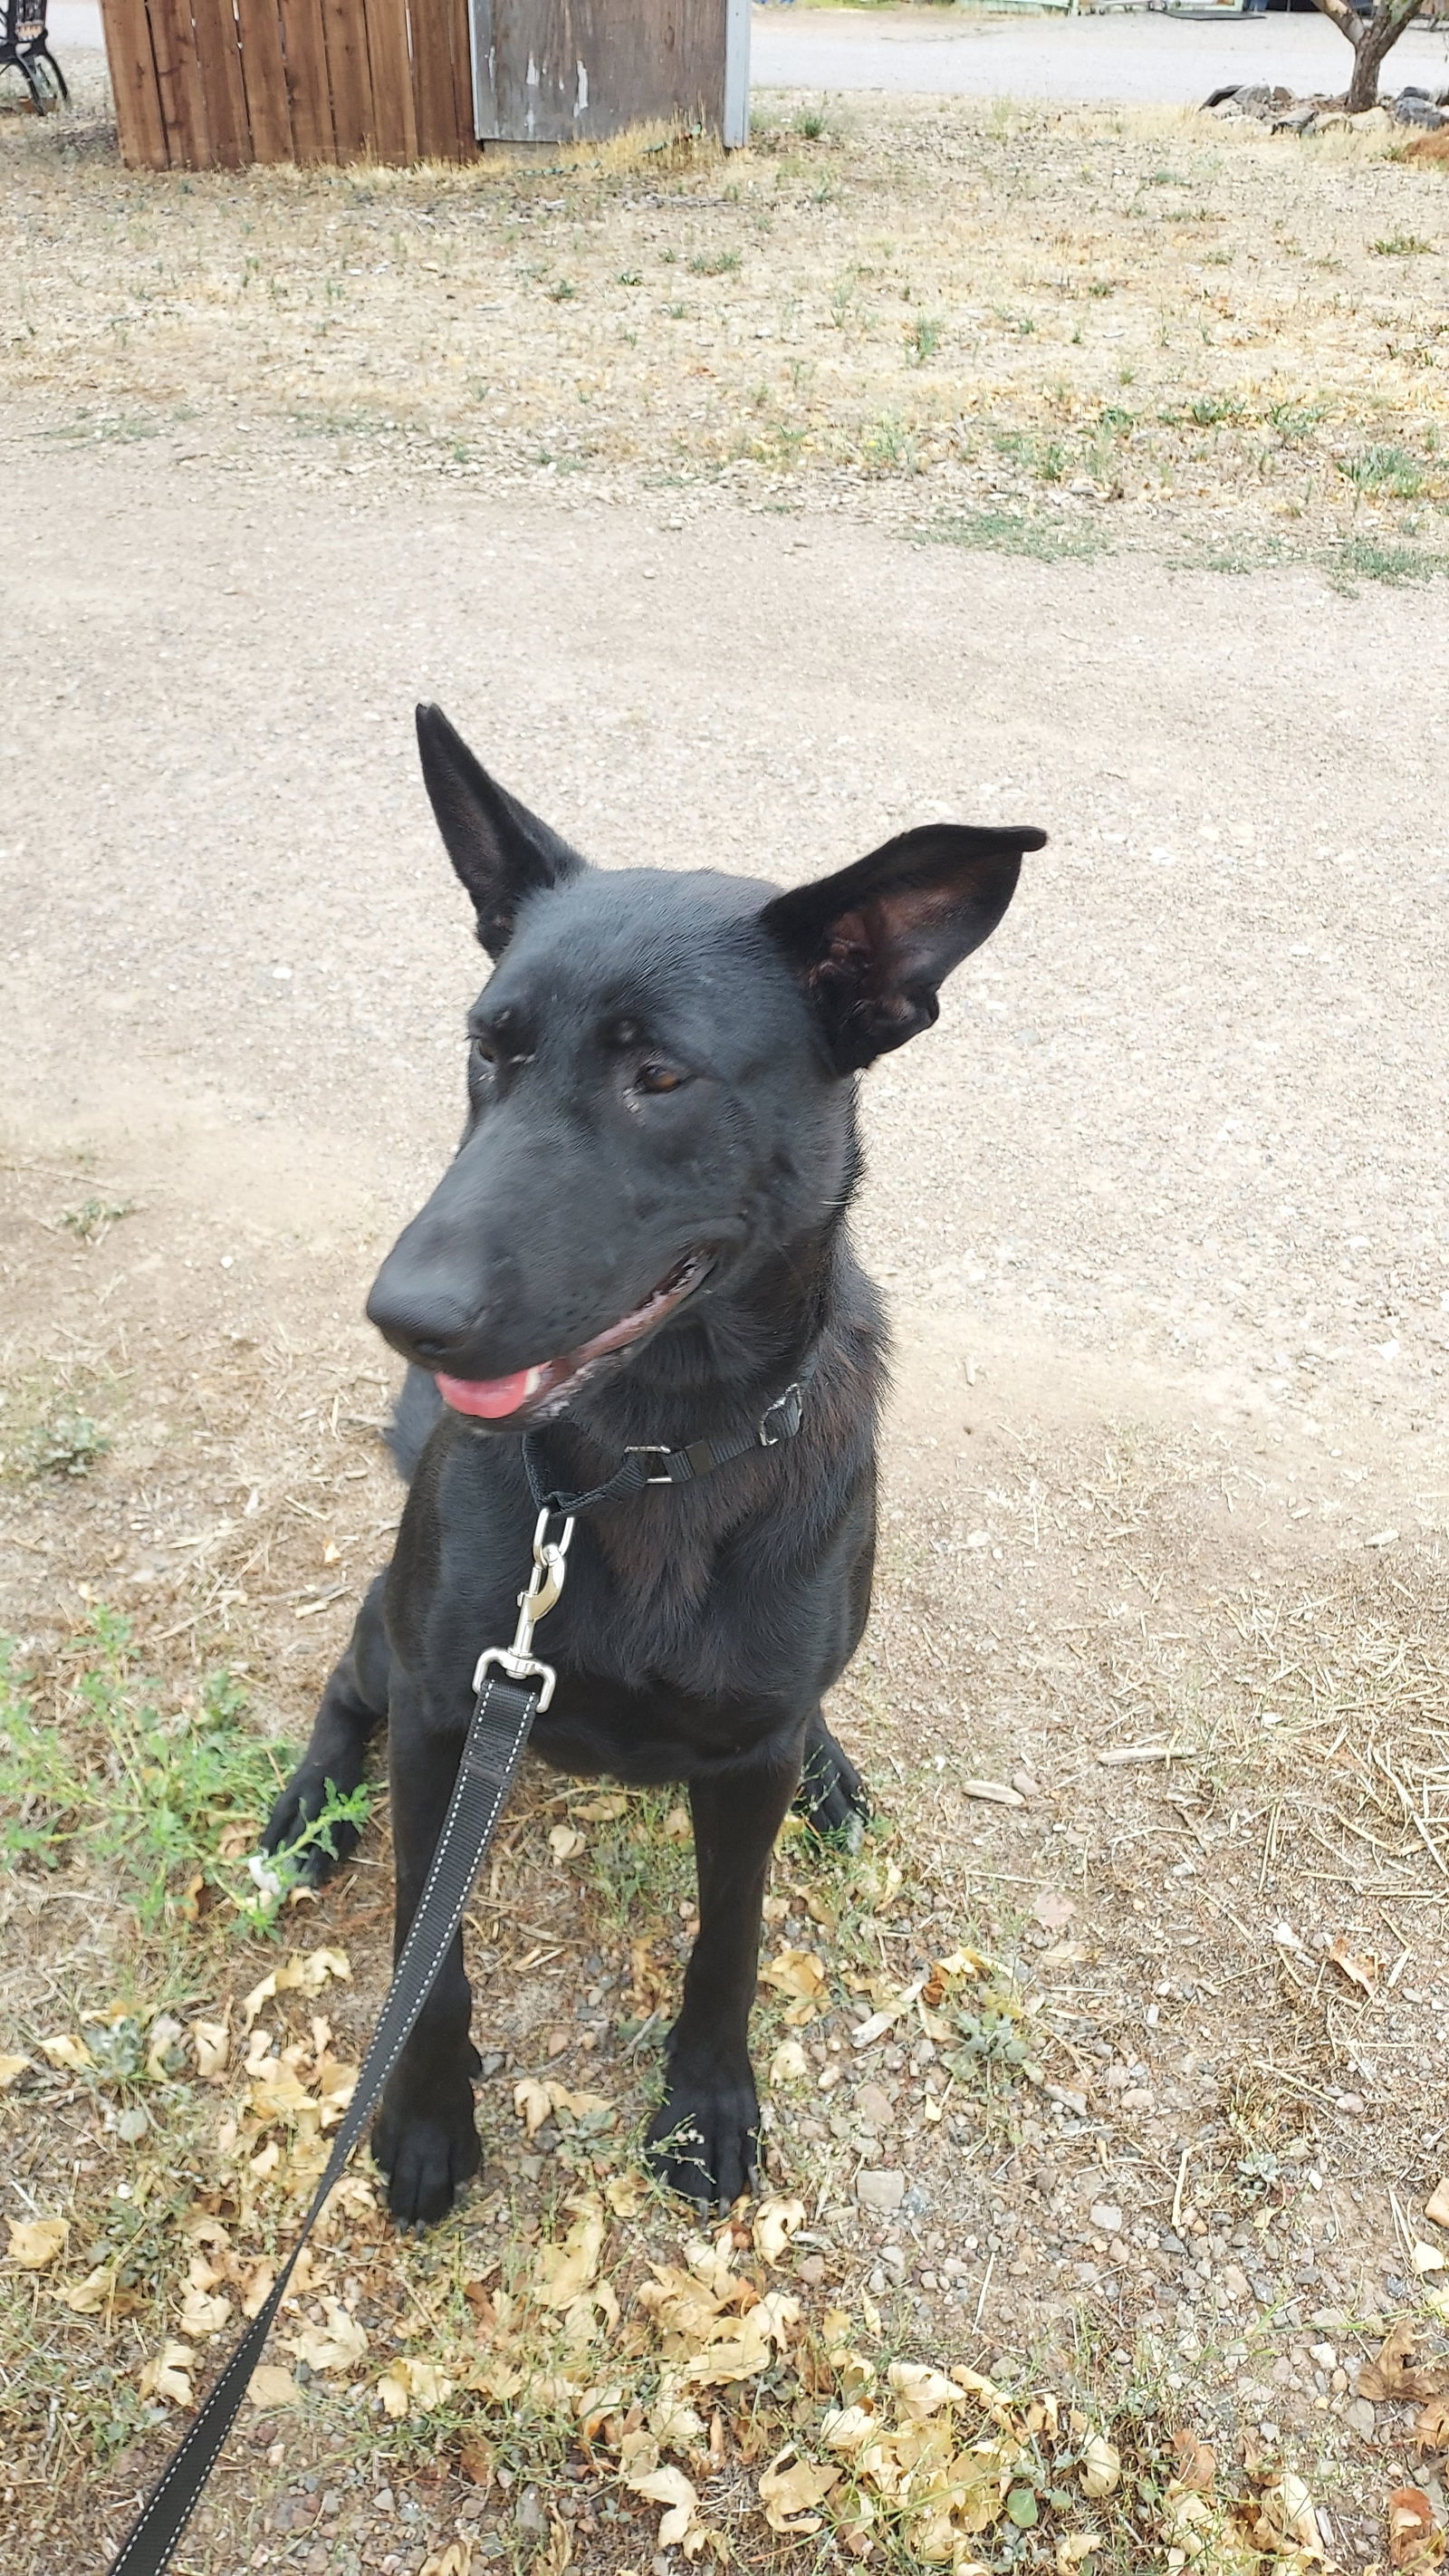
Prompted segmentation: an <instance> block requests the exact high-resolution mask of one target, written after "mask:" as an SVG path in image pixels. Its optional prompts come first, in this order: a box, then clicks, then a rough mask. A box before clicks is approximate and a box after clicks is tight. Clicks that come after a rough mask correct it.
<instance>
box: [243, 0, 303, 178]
mask: <svg viewBox="0 0 1449 2576" xmlns="http://www.w3.org/2000/svg"><path fill="white" fill-rule="evenodd" d="M237 25H238V27H239V28H240V30H241V67H242V81H243V84H244V86H245V89H246V101H247V124H248V126H249V128H250V131H251V139H252V157H253V159H254V160H257V161H290V160H291V158H292V111H291V107H290V104H289V102H288V98H287V66H286V62H285V60H284V58H283V54H282V26H281V20H280V18H279V17H278V15H277V0H237Z"/></svg>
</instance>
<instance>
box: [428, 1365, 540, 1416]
mask: <svg viewBox="0 0 1449 2576" xmlns="http://www.w3.org/2000/svg"><path fill="white" fill-rule="evenodd" d="M542 1375H543V1371H542V1369H539V1368H526V1369H515V1370H514V1372H513V1375H512V1376H511V1377H444V1375H443V1373H442V1371H441V1369H440V1370H439V1371H438V1373H437V1389H438V1393H439V1395H440V1396H441V1397H442V1399H443V1402H444V1403H445V1404H450V1405H451V1406H452V1408H453V1411H454V1412H455V1413H475V1414H481V1416H482V1418H483V1420H484V1421H485V1422H501V1421H502V1419H503V1417H504V1415H505V1414H509V1413H516V1412H517V1411H518V1408H519V1406H520V1405H521V1404H525V1403H527V1401H528V1398H529V1397H530V1396H531V1395H532V1393H533V1391H534V1388H535V1387H536V1386H537V1384H538V1382H539V1379H540V1378H541V1377H542Z"/></svg>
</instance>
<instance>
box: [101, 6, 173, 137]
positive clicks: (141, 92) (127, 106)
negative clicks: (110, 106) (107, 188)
mask: <svg viewBox="0 0 1449 2576" xmlns="http://www.w3.org/2000/svg"><path fill="white" fill-rule="evenodd" d="M101 18H102V23H103V25H104V27H105V31H106V60H107V62H108V63H109V65H110V70H111V92H112V96H113V97H114V99H115V102H116V128H117V132H118V133H119V136H120V142H121V159H122V160H123V161H124V162H125V165H126V167H127V169H128V170H164V169H166V168H167V167H168V165H169V163H170V159H171V155H170V153H169V151H168V150H167V146H166V128H165V125H164V124H163V122H162V117H161V93H160V90H159V88H158V87H157V82H156V58H155V56H154V54H153V53H152V51H151V22H150V19H149V18H148V17H147V15H146V0H105V5H104V7H103V9H102V12H101Z"/></svg>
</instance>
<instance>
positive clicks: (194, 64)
mask: <svg viewBox="0 0 1449 2576" xmlns="http://www.w3.org/2000/svg"><path fill="white" fill-rule="evenodd" d="M146 5H147V10H148V13H149V16H150V20H151V46H152V50H153V52H154V54H155V56H156V84H157V87H158V89H159V90H160V93H161V115H162V118H163V120H164V122H165V126H166V140H167V144H168V146H169V148H170V154H171V167H172V169H173V170H209V169H210V168H211V132H210V128H209V127H208V125H207V121H206V92H205V90H204V89H203V88H202V85H201V65H200V63H199V62H198V61H197V58H196V37H195V33H194V31H193V28H192V24H191V0H146Z"/></svg>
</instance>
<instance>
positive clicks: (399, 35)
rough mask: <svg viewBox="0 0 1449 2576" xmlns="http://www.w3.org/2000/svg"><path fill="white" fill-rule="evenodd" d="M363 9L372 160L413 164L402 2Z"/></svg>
mask: <svg viewBox="0 0 1449 2576" xmlns="http://www.w3.org/2000/svg"><path fill="white" fill-rule="evenodd" d="M365 7H366V16H367V59H368V61H369V63H370V64H371V66H372V151H373V157H374V159H376V160H378V161H392V162H397V163H406V162H409V161H415V160H416V159H417V155H418V121H417V113H416V110H415V109H414V106H413V67H412V63H411V60H410V59H409V55H408V19H407V9H406V6H405V0H365Z"/></svg>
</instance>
